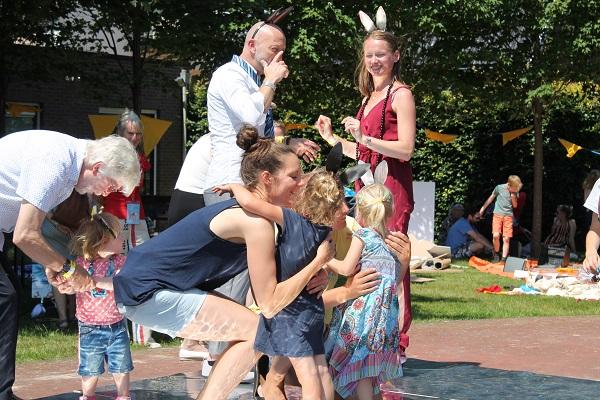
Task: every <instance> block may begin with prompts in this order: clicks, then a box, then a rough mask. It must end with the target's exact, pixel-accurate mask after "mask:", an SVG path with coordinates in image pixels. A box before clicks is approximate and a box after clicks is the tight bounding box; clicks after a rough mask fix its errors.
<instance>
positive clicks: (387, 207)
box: [356, 183, 394, 236]
mask: <svg viewBox="0 0 600 400" xmlns="http://www.w3.org/2000/svg"><path fill="white" fill-rule="evenodd" d="M356 209H357V211H358V215H359V218H360V221H361V222H362V224H363V225H364V226H365V227H368V228H372V229H375V230H376V231H377V232H379V234H381V235H382V236H386V235H387V234H388V229H387V226H386V223H387V221H388V219H390V217H391V216H392V214H393V213H394V198H393V197H392V192H390V190H389V189H388V188H386V187H385V186H383V185H382V184H380V183H375V184H372V185H368V186H365V187H364V188H362V189H361V190H360V191H359V192H358V194H357V195H356Z"/></svg>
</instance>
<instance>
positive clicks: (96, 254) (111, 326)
mask: <svg viewBox="0 0 600 400" xmlns="http://www.w3.org/2000/svg"><path fill="white" fill-rule="evenodd" d="M122 244H123V236H122V227H121V224H120V223H119V220H118V219H117V217H115V216H114V215H112V214H108V213H98V214H95V215H94V216H93V217H92V218H91V220H87V221H85V222H84V223H83V224H82V225H81V226H80V228H79V230H78V231H77V233H76V234H75V237H74V238H73V241H72V243H71V248H72V251H73V254H77V255H79V257H78V258H77V259H76V260H75V262H76V263H77V264H79V265H80V266H82V267H83V268H85V269H86V270H87V271H88V273H89V274H90V275H91V276H92V278H93V279H94V282H95V283H96V287H95V288H94V289H92V290H90V291H88V292H83V293H77V311H76V317H77V320H78V321H79V369H78V374H79V375H81V387H82V396H81V397H79V399H80V400H95V399H96V395H95V392H96V386H97V384H98V377H99V376H100V375H102V374H103V373H104V363H105V360H106V362H107V364H108V372H110V373H111V374H112V375H113V379H114V381H115V385H116V387H117V397H116V399H117V400H129V399H130V397H129V372H131V371H132V370H133V363H132V360H131V350H130V348H129V335H128V334H127V323H126V321H125V319H124V318H123V315H121V313H120V312H119V310H118V309H117V305H116V303H115V297H114V292H113V284H112V279H113V278H112V277H113V276H114V275H115V274H116V273H117V272H118V271H119V269H120V268H121V267H122V266H123V264H124V263H125V256H123V255H121V254H120V253H121V251H122Z"/></svg>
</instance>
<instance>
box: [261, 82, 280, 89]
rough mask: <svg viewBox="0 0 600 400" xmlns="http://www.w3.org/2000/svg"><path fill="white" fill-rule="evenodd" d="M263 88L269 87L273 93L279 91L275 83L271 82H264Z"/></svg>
mask: <svg viewBox="0 0 600 400" xmlns="http://www.w3.org/2000/svg"><path fill="white" fill-rule="evenodd" d="M262 84H263V86H266V87H268V88H269V89H271V90H272V91H275V90H276V89H277V85H276V84H275V82H271V81H264V82H263V83H262Z"/></svg>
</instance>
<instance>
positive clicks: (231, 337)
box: [177, 294, 261, 400]
mask: <svg viewBox="0 0 600 400" xmlns="http://www.w3.org/2000/svg"><path fill="white" fill-rule="evenodd" d="M257 326H258V316H257V315H256V314H254V313H253V312H252V311H250V310H248V309H247V308H246V307H244V306H241V305H239V304H237V303H235V302H233V301H231V300H228V299H225V298H222V297H218V296H215V295H213V294H208V295H207V297H206V299H205V300H204V304H202V307H201V308H200V310H199V311H198V314H197V315H196V318H195V319H194V321H192V322H191V323H190V324H189V325H187V326H186V327H185V328H183V329H182V330H181V332H179V333H178V334H177V336H179V337H182V338H185V339H195V340H219V341H230V342H232V344H231V346H229V347H228V348H227V350H225V352H223V354H222V355H221V357H219V360H218V361H217V362H216V363H215V365H214V366H213V369H212V372H211V374H210V376H209V377H208V381H207V382H206V385H204V388H203V389H202V392H200V394H199V395H198V400H200V399H210V400H218V399H227V397H228V395H229V393H230V392H231V391H232V390H233V389H234V388H235V387H236V386H237V385H238V384H239V383H240V381H241V380H242V378H243V377H244V376H245V375H246V374H247V373H248V371H250V369H251V368H252V367H253V366H254V364H255V363H256V360H258V358H259V357H260V355H261V353H258V352H256V351H254V349H253V347H254V338H255V336H256V329H257Z"/></svg>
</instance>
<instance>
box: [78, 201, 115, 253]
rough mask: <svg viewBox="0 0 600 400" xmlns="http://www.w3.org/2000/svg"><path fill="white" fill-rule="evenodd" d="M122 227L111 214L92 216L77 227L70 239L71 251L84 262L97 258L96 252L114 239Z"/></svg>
mask: <svg viewBox="0 0 600 400" xmlns="http://www.w3.org/2000/svg"><path fill="white" fill-rule="evenodd" d="M121 230H122V227H121V223H120V222H119V219H118V218H117V217H115V216H114V215H112V214H109V213H105V212H100V213H98V214H94V215H93V216H92V218H91V219H87V220H85V221H84V222H82V224H81V225H80V226H79V229H77V232H76V233H75V236H73V239H71V246H70V247H71V251H72V252H73V254H75V255H78V256H82V257H83V258H85V259H86V260H93V259H94V258H98V251H99V250H100V247H102V246H103V245H104V244H105V243H107V242H108V241H109V240H112V239H116V238H117V236H119V234H120V233H121Z"/></svg>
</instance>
